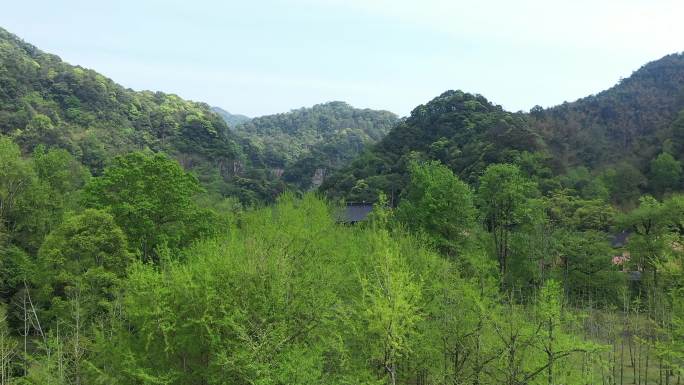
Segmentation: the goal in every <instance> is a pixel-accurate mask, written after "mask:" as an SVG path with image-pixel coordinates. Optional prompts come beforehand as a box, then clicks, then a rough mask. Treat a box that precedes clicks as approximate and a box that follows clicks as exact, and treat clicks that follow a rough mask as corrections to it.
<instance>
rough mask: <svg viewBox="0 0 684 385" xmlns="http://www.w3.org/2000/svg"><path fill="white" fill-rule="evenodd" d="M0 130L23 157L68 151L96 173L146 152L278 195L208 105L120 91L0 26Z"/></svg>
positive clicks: (235, 189)
mask: <svg viewBox="0 0 684 385" xmlns="http://www.w3.org/2000/svg"><path fill="white" fill-rule="evenodd" d="M0 133H2V134H4V135H7V136H9V137H11V138H12V139H13V140H14V141H15V142H16V143H18V144H19V145H20V146H21V148H22V150H23V151H24V152H30V151H31V150H32V149H33V148H35V147H36V146H37V145H39V144H43V145H47V146H52V147H58V148H63V149H66V150H68V151H69V152H70V153H72V154H73V155H74V156H76V158H77V159H78V160H79V161H81V162H82V163H83V164H84V165H86V166H87V167H88V168H89V169H90V170H91V171H92V172H93V173H95V174H98V173H100V172H101V171H102V169H103V167H104V166H105V165H106V164H107V163H108V162H109V161H110V160H111V159H112V158H113V156H114V155H117V154H123V153H126V152H129V151H133V150H144V149H149V150H152V151H155V152H158V151H163V152H165V153H167V154H169V155H171V156H173V157H174V158H176V159H177V160H178V161H179V162H180V163H181V164H182V165H183V166H184V167H185V168H187V169H191V170H194V171H195V172H196V173H197V174H199V175H200V177H201V179H202V180H203V182H205V184H207V185H209V184H212V185H213V186H215V187H216V189H217V190H218V191H221V192H224V193H227V192H229V191H230V192H232V193H237V194H239V195H241V196H243V197H244V199H246V200H253V199H257V200H265V199H270V197H272V196H274V195H275V194H276V193H277V191H280V190H279V189H280V188H279V187H277V186H270V185H268V182H266V181H265V179H264V178H265V177H264V176H263V175H251V174H250V173H249V172H250V170H252V169H258V168H261V167H260V165H259V164H258V162H259V160H258V159H259V158H258V156H256V155H255V151H254V150H253V149H251V148H250V146H249V145H248V143H247V142H245V141H244V140H241V139H240V138H238V137H237V136H236V135H235V134H234V133H232V132H231V131H230V130H229V129H228V126H227V125H226V123H225V122H224V121H223V119H222V118H221V117H220V116H218V115H217V114H215V113H214V112H212V111H211V109H210V107H209V106H208V105H207V104H204V103H196V102H190V101H186V100H183V99H181V98H180V97H178V96H176V95H172V94H165V93H162V92H151V91H142V92H136V91H133V90H130V89H126V88H124V87H122V86H120V85H118V84H116V83H115V82H113V81H112V80H110V79H108V78H106V77H105V76H103V75H101V74H99V73H97V72H95V71H93V70H90V69H85V68H82V67H79V66H73V65H70V64H68V63H65V62H63V61H62V60H61V59H60V58H59V57H57V56H55V55H51V54H48V53H45V52H42V51H40V50H39V49H37V48H36V47H34V46H32V45H31V44H28V43H26V42H24V41H22V40H21V39H19V38H18V37H16V36H14V35H12V34H11V33H9V32H7V31H5V30H3V29H0ZM252 166H254V167H252Z"/></svg>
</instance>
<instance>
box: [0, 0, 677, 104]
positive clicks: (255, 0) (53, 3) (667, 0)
mask: <svg viewBox="0 0 684 385" xmlns="http://www.w3.org/2000/svg"><path fill="white" fill-rule="evenodd" d="M0 3H2V12H1V13H0V27H3V28H5V29H7V30H9V31H10V32H12V33H14V34H16V35H18V36H20V37H21V38H23V39H24V40H25V41H27V42H29V43H32V44H34V45H36V46H37V47H38V48H40V49H42V50H43V51H46V52H50V53H53V54H56V55H59V56H60V57H61V58H62V59H63V60H65V61H67V62H69V63H71V64H77V65H81V66H83V67H87V68H92V69H94V70H96V71H98V72H100V73H102V74H104V75H105V76H107V77H109V78H111V79H113V80H114V81H116V82H118V83H120V84H122V85H123V86H125V87H130V88H132V89H135V90H143V89H148V90H155V91H164V92H168V93H174V94H177V95H179V96H181V97H183V98H187V99H191V100H195V101H202V102H206V103H209V104H211V105H215V106H219V107H221V108H224V109H226V110H228V111H230V112H232V113H240V114H245V115H248V116H259V115H266V114H272V113H278V112H286V111H289V110H291V109H294V108H299V107H305V106H311V105H314V104H317V103H323V102H327V101H332V100H343V101H346V102H348V103H350V104H351V105H353V106H355V107H359V108H374V109H386V110H390V111H392V112H395V113H397V114H399V115H401V116H406V115H408V114H409V113H410V111H411V110H412V109H413V108H414V107H416V106H417V105H419V104H422V103H426V102H428V101H429V100H430V99H432V98H434V97H435V96H438V95H439V94H441V93H442V92H444V91H446V90H449V89H460V90H463V91H466V92H471V93H479V94H482V95H484V96H485V97H487V98H488V99H489V100H491V101H492V102H494V103H496V104H500V105H502V106H503V107H504V108H506V109H508V110H511V111H518V110H524V111H526V110H529V109H530V108H531V107H533V106H535V105H541V106H544V107H548V106H553V105H557V104H560V103H563V102H564V101H573V100H576V99H578V98H580V97H584V96H587V95H590V94H595V93H597V92H600V91H602V90H604V89H607V88H609V87H611V86H612V85H614V84H615V83H617V82H618V81H619V80H620V78H625V77H628V76H629V75H630V74H631V73H632V72H633V71H635V70H637V69H638V68H639V67H641V66H642V65H644V64H646V63H647V62H649V61H652V60H656V59H659V58H661V57H662V56H664V55H667V54H670V53H675V52H681V51H684V23H683V22H681V15H683V14H684V1H681V0H600V1H599V0H591V1H590V0H517V1H514V0H490V1H487V0H478V1H474V0H469V1H461V0H419V1H418V0H416V1H408V0H243V1H235V0H227V1H219V0H192V1H190V0H184V1H178V0H106V1H101V0H59V1H57V0H0Z"/></svg>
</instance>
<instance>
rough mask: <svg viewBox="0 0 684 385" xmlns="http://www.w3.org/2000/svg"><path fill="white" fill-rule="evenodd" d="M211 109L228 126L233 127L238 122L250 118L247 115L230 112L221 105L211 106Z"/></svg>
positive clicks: (246, 120)
mask: <svg viewBox="0 0 684 385" xmlns="http://www.w3.org/2000/svg"><path fill="white" fill-rule="evenodd" d="M211 110H212V111H214V112H215V113H217V114H219V116H221V117H222V118H223V120H225V121H226V123H227V124H228V126H229V127H235V126H237V125H238V124H241V123H244V122H248V121H249V120H250V119H252V118H250V117H249V116H245V115H240V114H231V113H230V112H228V111H226V110H224V109H223V108H221V107H211Z"/></svg>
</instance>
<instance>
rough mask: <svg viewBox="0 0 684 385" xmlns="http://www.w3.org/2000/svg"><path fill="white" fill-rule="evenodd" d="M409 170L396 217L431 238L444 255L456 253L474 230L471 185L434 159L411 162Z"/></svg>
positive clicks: (409, 227)
mask: <svg viewBox="0 0 684 385" xmlns="http://www.w3.org/2000/svg"><path fill="white" fill-rule="evenodd" d="M409 172H410V174H411V182H410V184H409V185H408V187H407V188H406V190H405V192H404V194H403V195H402V199H401V203H400V205H399V207H398V208H397V211H396V218H397V219H398V220H399V221H400V222H402V223H403V224H404V225H405V226H406V227H407V228H408V229H411V230H414V231H423V232H425V233H427V234H428V235H430V236H432V237H434V238H435V240H436V243H437V245H438V246H439V247H440V248H441V249H442V250H444V251H445V252H446V253H447V254H453V253H457V252H458V251H459V250H460V249H461V248H462V247H463V245H464V243H465V241H466V240H467V239H468V237H469V232H471V231H472V230H473V229H474V219H475V207H474V205H473V196H472V192H471V190H470V187H469V186H468V185H467V184H465V183H463V182H461V180H459V179H458V177H456V176H455V175H454V174H453V172H451V170H449V169H448V168H447V167H445V166H443V165H442V164H440V163H439V162H437V161H433V162H427V163H424V164H419V163H416V162H414V163H412V164H411V165H410V166H409Z"/></svg>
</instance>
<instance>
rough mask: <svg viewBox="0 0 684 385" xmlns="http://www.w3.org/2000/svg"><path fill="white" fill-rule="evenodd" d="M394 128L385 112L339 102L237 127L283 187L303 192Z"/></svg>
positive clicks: (264, 118) (269, 117)
mask: <svg viewBox="0 0 684 385" xmlns="http://www.w3.org/2000/svg"><path fill="white" fill-rule="evenodd" d="M397 122H398V118H397V116H396V115H394V114H393V113H391V112H388V111H377V110H371V109H358V108H354V107H352V106H350V105H349V104H347V103H344V102H329V103H324V104H317V105H315V106H313V107H310V108H300V109H296V110H292V111H290V112H287V113H282V114H276V115H268V116H262V117H258V118H254V119H252V120H250V121H248V122H246V123H243V124H240V125H237V126H236V127H235V131H236V132H237V133H238V134H240V135H244V136H245V137H247V138H248V139H250V141H251V142H252V143H254V144H255V146H256V147H257V148H259V149H260V150H261V151H262V153H263V159H264V161H265V162H266V164H267V165H268V166H269V167H271V168H272V169H276V170H282V172H283V175H282V177H283V179H284V180H285V181H286V182H289V183H293V184H294V185H296V186H298V187H300V188H303V189H307V188H309V187H310V186H311V185H312V183H313V181H312V178H314V177H317V178H322V177H323V176H324V175H325V174H329V173H332V172H333V171H335V170H337V169H339V168H340V167H341V166H343V165H346V164H347V163H348V162H350V161H351V160H352V159H353V158H355V157H356V156H357V155H358V154H359V153H360V152H361V151H362V150H363V149H364V148H365V147H366V146H367V145H369V144H372V143H375V142H377V141H378V140H380V139H381V138H382V137H383V136H384V135H385V134H386V133H387V132H388V131H389V130H390V129H391V128H392V126H394V125H395V124H396V123H397Z"/></svg>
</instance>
